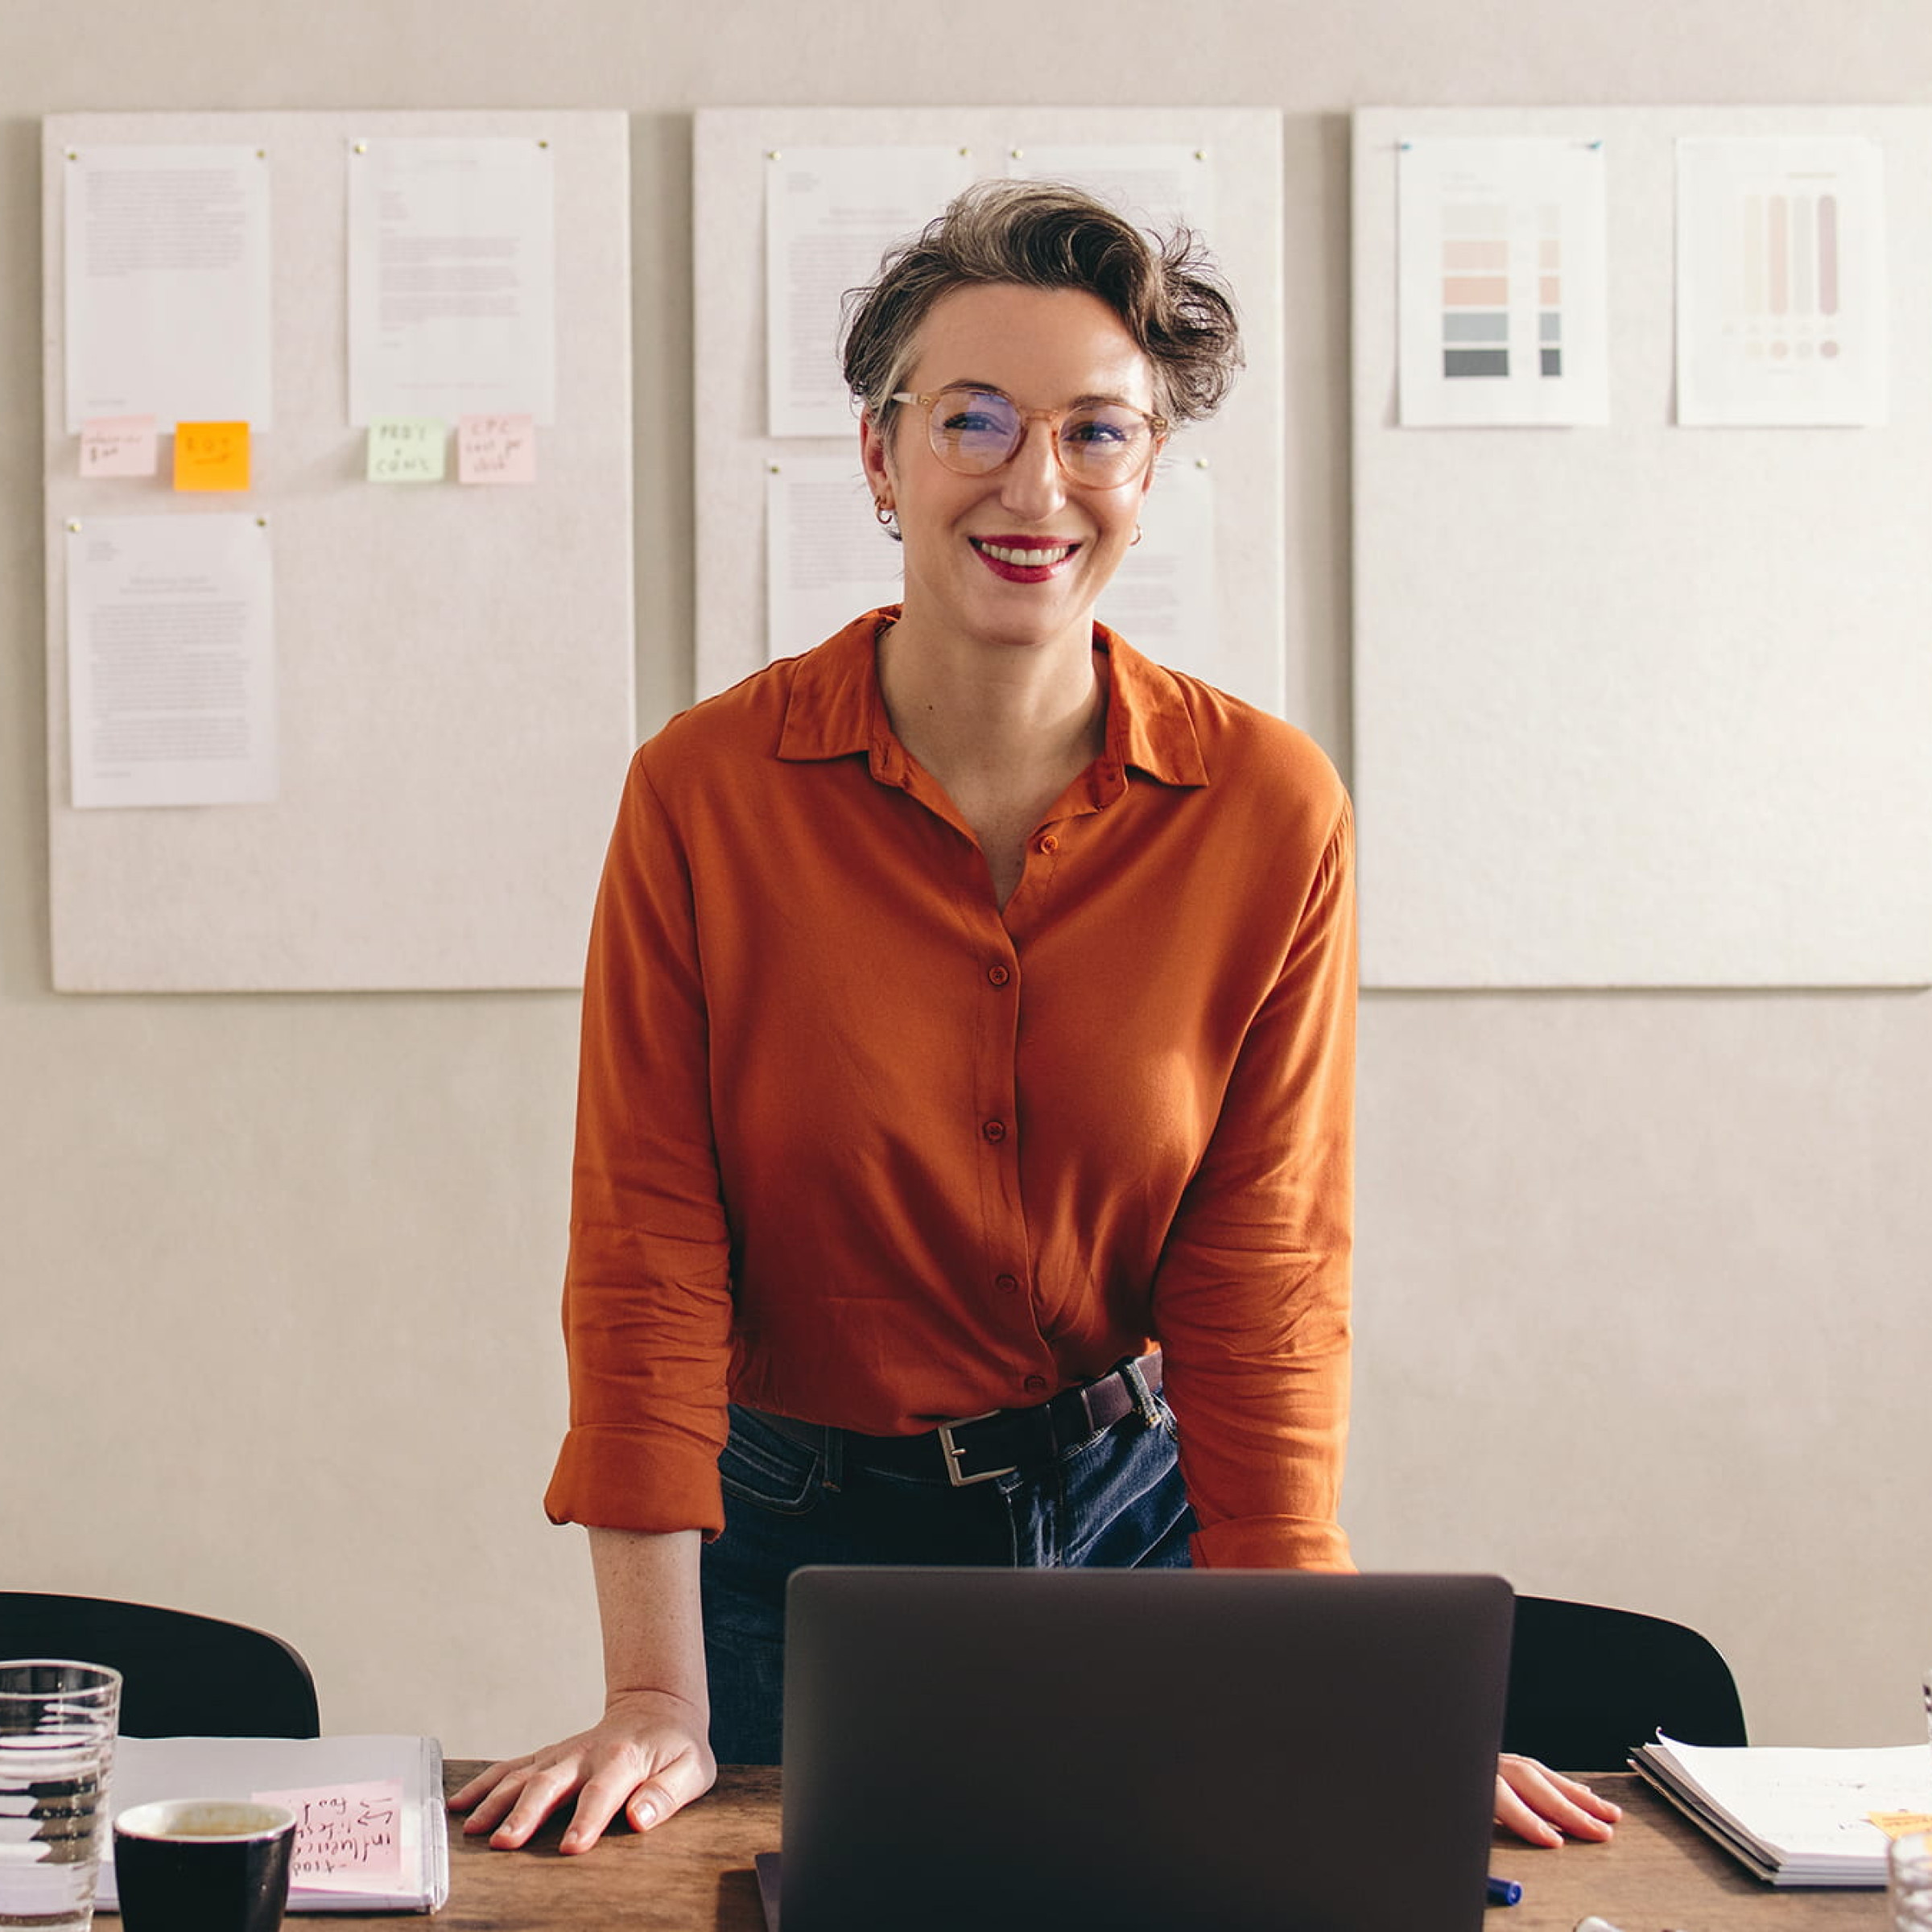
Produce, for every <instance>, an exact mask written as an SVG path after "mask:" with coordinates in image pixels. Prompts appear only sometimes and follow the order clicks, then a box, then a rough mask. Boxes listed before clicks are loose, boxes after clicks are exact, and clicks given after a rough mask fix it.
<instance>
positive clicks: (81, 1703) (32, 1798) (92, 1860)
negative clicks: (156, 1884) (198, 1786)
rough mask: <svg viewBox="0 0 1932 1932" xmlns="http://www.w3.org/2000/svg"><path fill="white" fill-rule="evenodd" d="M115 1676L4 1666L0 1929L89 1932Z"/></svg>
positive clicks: (39, 1664)
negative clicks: (3, 1927)
mask: <svg viewBox="0 0 1932 1932" xmlns="http://www.w3.org/2000/svg"><path fill="white" fill-rule="evenodd" d="M120 1710H121V1674H120V1672H119V1671H118V1670H109V1669H107V1668H106V1666H105V1665H101V1664H82V1663H74V1662H69V1661H68V1660H67V1659H64V1658H60V1657H26V1658H21V1659H18V1660H6V1661H0V1926H5V1927H6V1928H7V1929H8V1932H87V1927H88V1926H89V1924H90V1922H92V1920H93V1915H94V1879H95V1877H96V1875H97V1873H98V1872H99V1871H100V1868H101V1847H102V1843H103V1841H104V1840H105V1836H106V1825H107V1820H108V1817H109V1811H108V1782H109V1778H110V1777H111V1776H112V1774H113V1772H114V1733H115V1728H116V1724H117V1723H118V1719H119V1716H120Z"/></svg>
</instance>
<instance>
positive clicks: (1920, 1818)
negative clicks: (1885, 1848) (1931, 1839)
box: [1865, 1811, 1932, 1838]
mask: <svg viewBox="0 0 1932 1932" xmlns="http://www.w3.org/2000/svg"><path fill="white" fill-rule="evenodd" d="M1865 1816H1866V1817H1867V1818H1870V1819H1871V1821H1872V1823H1873V1824H1875V1825H1876V1826H1877V1827H1878V1828H1879V1830H1880V1831H1882V1832H1884V1833H1885V1836H1886V1837H1887V1838H1909V1837H1910V1836H1911V1835H1912V1834H1913V1832H1915V1831H1932V1818H1929V1817H1927V1816H1926V1814H1925V1813H1924V1812H1923V1811H1868V1812H1867V1813H1866V1814H1865Z"/></svg>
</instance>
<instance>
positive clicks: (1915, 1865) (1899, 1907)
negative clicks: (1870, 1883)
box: [1885, 1831, 1932, 1932]
mask: <svg viewBox="0 0 1932 1932" xmlns="http://www.w3.org/2000/svg"><path fill="white" fill-rule="evenodd" d="M1885 1893H1886V1896H1887V1897H1889V1899H1890V1900H1891V1901H1892V1932H1932V1837H1928V1836H1927V1835H1926V1833H1925V1832H1923V1831H1912V1832H1908V1833H1907V1834H1906V1835H1905V1837H1903V1838H1895V1839H1893V1841H1892V1843H1891V1844H1890V1845H1889V1847H1887V1848H1886V1852H1885Z"/></svg>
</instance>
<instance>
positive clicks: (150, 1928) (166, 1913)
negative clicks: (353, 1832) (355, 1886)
mask: <svg viewBox="0 0 1932 1932" xmlns="http://www.w3.org/2000/svg"><path fill="white" fill-rule="evenodd" d="M294 1842H295V1814H294V1813H293V1812H292V1811H287V1810H283V1807H282V1806H279V1805H250V1804H241V1803H237V1802H229V1801H228V1800H226V1799H222V1798H169V1799H166V1800H164V1801H163V1802H161V1803H159V1804H153V1805H137V1806H134V1809H133V1810H131V1811H123V1812H122V1814H121V1815H120V1816H119V1817H118V1818H116V1819H115V1820H114V1889H115V1891H116V1892H117V1893H119V1895H120V1904H121V1923H122V1926H123V1928H124V1932H276V1928H277V1927H278V1926H279V1925H280V1924H281V1923H282V1912H283V1907H284V1906H285V1905H287V1903H288V1860H289V1850H290V1847H291V1845H292V1844H293V1843H294Z"/></svg>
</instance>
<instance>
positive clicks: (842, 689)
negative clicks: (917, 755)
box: [778, 604, 1208, 785]
mask: <svg viewBox="0 0 1932 1932" xmlns="http://www.w3.org/2000/svg"><path fill="white" fill-rule="evenodd" d="M898 615H899V606H898V605H896V604H889V605H886V606H885V607H884V608H883V609H879V610H873V611H868V612H867V613H865V616H864V617H857V618H855V619H854V620H853V621H852V622H851V623H849V624H848V625H846V626H845V628H844V630H841V631H839V632H837V633H836V634H835V635H833V636H832V637H830V638H827V639H826V641H825V642H824V643H823V644H821V645H820V646H819V647H818V649H817V650H812V651H807V653H806V654H805V655H804V656H803V657H802V658H799V659H798V660H797V667H796V668H795V671H793V673H792V680H791V697H790V699H789V700H787V702H786V708H785V726H784V729H783V730H782V732H781V733H780V734H779V737H778V756H779V757H780V758H784V759H786V760H788V761H791V762H809V761H811V760H813V759H819V758H847V757H849V756H851V755H852V754H853V753H860V752H863V753H867V754H869V755H872V756H873V765H874V769H875V770H877V772H878V774H879V775H880V776H881V777H883V776H886V774H887V773H888V772H890V771H894V770H897V768H898V766H900V765H901V764H902V762H903V761H904V758H905V753H904V752H903V751H902V750H901V749H900V748H899V745H898V740H897V739H895V738H894V737H893V734H892V726H891V725H890V722H889V721H888V720H887V718H886V707H885V704H884V703H883V702H882V701H881V698H880V696H879V678H878V660H877V654H876V650H875V646H876V645H877V639H878V634H879V632H880V630H881V627H882V626H884V625H887V624H890V623H894V622H895V621H897V620H898ZM1093 641H1094V643H1095V644H1096V646H1098V647H1099V648H1100V650H1104V651H1105V652H1106V654H1107V660H1108V666H1109V667H1110V670H1111V672H1112V675H1113V689H1112V691H1110V693H1109V694H1108V704H1107V749H1106V752H1105V753H1104V762H1106V763H1108V764H1113V765H1116V766H1119V767H1121V768H1122V769H1126V768H1131V769H1133V770H1136V771H1138V772H1141V773H1142V774H1145V775H1146V777H1148V778H1153V779H1155V780H1157V781H1158V782H1159V783H1161V784H1162V785H1205V784H1206V783H1207V782H1208V766H1207V763H1206V762H1205V760H1204V759H1203V758H1202V756H1201V744H1200V739H1199V735H1198V734H1197V733H1196V732H1195V727H1194V716H1193V713H1192V712H1191V711H1190V710H1189V708H1188V706H1187V697H1186V695H1185V693H1184V691H1183V687H1182V685H1181V682H1180V680H1179V679H1178V678H1176V677H1175V676H1174V674H1173V673H1172V672H1171V671H1165V670H1163V669H1162V667H1160V666H1159V665H1158V664H1156V663H1153V662H1152V661H1151V660H1150V659H1149V658H1144V657H1142V656H1141V654H1140V653H1139V652H1138V651H1137V650H1135V649H1134V648H1133V646H1131V645H1130V644H1129V643H1128V642H1126V640H1125V638H1121V637H1118V636H1117V635H1116V634H1114V633H1113V631H1111V630H1108V628H1107V626H1106V625H1104V624H1096V625H1094V627H1093Z"/></svg>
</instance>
